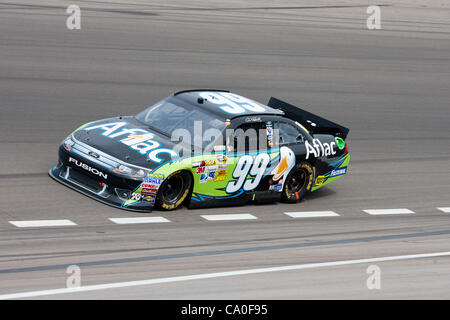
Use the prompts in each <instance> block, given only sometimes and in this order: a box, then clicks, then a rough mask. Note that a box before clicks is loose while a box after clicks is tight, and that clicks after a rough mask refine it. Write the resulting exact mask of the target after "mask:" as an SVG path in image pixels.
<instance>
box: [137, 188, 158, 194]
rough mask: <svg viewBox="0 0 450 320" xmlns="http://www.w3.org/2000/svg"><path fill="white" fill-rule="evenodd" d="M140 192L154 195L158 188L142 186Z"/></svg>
mask: <svg viewBox="0 0 450 320" xmlns="http://www.w3.org/2000/svg"><path fill="white" fill-rule="evenodd" d="M141 193H142V194H151V195H156V194H157V193H158V189H149V188H142V190H141Z"/></svg>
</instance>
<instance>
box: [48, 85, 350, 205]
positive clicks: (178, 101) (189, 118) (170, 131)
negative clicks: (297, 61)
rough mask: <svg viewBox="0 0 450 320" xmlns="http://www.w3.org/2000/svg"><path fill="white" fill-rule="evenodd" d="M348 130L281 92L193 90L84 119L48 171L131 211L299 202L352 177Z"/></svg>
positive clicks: (80, 188) (85, 192) (87, 192)
mask: <svg viewBox="0 0 450 320" xmlns="http://www.w3.org/2000/svg"><path fill="white" fill-rule="evenodd" d="M252 130H253V131H252ZM348 132H349V129H348V128H346V127H343V126H341V125H339V124H337V123H334V122H332V121H329V120H326V119H324V118H322V117H320V116H318V115H315V114H313V113H310V112H308V111H306V110H303V109H301V108H298V107H296V106H293V105H290V104H288V103H286V102H283V101H281V100H279V99H276V98H273V97H272V98H271V99H270V101H269V102H268V104H267V105H264V104H261V103H259V102H256V101H254V100H251V99H248V98H245V97H243V96H240V95H237V94H234V93H231V92H229V91H226V90H213V89H197V90H185V91H180V92H177V93H175V94H173V95H171V96H169V97H167V98H165V99H163V100H161V101H159V102H157V103H156V104H154V105H152V106H150V107H148V108H147V109H145V110H143V111H142V112H140V113H138V114H137V115H136V116H119V117H114V118H109V119H104V120H98V121H94V122H89V123H87V124H84V125H82V126H81V127H79V128H78V129H76V130H75V131H74V132H73V133H71V134H70V135H69V136H68V137H67V138H66V139H64V140H63V141H62V142H61V144H60V146H59V160H58V163H57V164H56V165H55V166H54V167H53V168H52V169H51V170H50V171H49V175H50V176H51V177H52V178H53V179H55V180H57V181H58V182H60V183H62V184H64V185H66V186H68V187H70V188H72V189H74V190H76V191H79V192H81V193H83V194H85V195H87V196H89V197H91V198H94V199H96V200H98V201H101V202H103V203H105V204H108V205H112V206H114V207H117V208H121V209H127V210H132V211H143V212H148V211H151V210H152V209H153V208H158V209H163V210H173V209H176V208H178V207H180V206H181V205H183V204H185V205H186V206H187V207H188V208H200V207H211V206H229V205H243V204H245V203H248V202H250V201H254V202H257V203H268V202H276V201H283V202H288V203H297V202H299V201H301V200H302V199H303V198H304V197H305V195H306V194H307V193H308V192H311V191H314V190H317V189H318V188H321V187H323V186H324V185H326V184H328V183H330V182H332V181H334V180H336V179H338V178H340V177H342V176H343V175H345V174H346V173H347V168H348V164H349V160H350V155H349V151H348V146H347V143H346V141H345V139H346V137H347V135H348ZM211 133H212V134H211ZM252 133H253V134H252Z"/></svg>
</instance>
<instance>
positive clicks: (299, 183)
mask: <svg viewBox="0 0 450 320" xmlns="http://www.w3.org/2000/svg"><path fill="white" fill-rule="evenodd" d="M313 180H314V170H313V168H312V166H311V165H310V164H309V163H308V162H300V163H299V164H298V165H296V166H295V167H294V168H293V169H292V170H291V172H290V173H289V174H288V176H287V178H286V181H285V182H284V186H283V191H282V193H281V201H283V202H287V203H297V202H300V201H301V200H302V199H303V197H304V196H305V194H306V193H307V192H308V191H309V190H311V186H312V183H313Z"/></svg>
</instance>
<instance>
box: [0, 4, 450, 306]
mask: <svg viewBox="0 0 450 320" xmlns="http://www.w3.org/2000/svg"><path fill="white" fill-rule="evenodd" d="M72 3H76V4H78V5H80V7H81V10H82V17H81V19H82V20H81V30H72V31H70V30H68V29H67V28H66V18H67V16H68V15H67V14H66V12H65V9H66V8H67V6H68V5H69V4H72ZM369 4H371V3H370V2H369V1H357V0H355V1H314V3H313V5H312V4H311V2H309V1H295V2H294V1H292V2H289V1H282V2H281V1H258V2H253V1H252V2H244V1H241V0H236V1H227V2H220V3H217V4H216V3H210V2H207V1H189V2H183V1H171V2H170V3H168V2H166V1H160V2H158V3H157V2H144V1H143V0H140V1H139V0H136V1H128V0H126V1H124V0H117V1H71V2H68V1H31V0H23V1H18V2H17V1H5V0H3V1H0V31H1V32H0V298H2V297H4V296H3V295H6V294H12V293H22V292H30V291H41V290H49V289H59V288H65V287H66V280H67V277H68V276H69V275H68V274H67V273H66V269H67V267H68V266H69V265H78V266H79V267H80V268H81V284H82V286H92V285H100V284H112V283H122V282H129V281H138V280H151V279H161V278H171V279H172V280H170V281H168V282H164V281H159V282H158V281H156V282H155V283H151V282H150V283H143V284H141V285H139V286H126V285H124V286H123V287H120V288H113V287H105V288H104V289H101V290H100V289H99V290H93V291H80V292H78V293H67V292H60V293H58V294H53V295H39V296H37V295H31V296H29V297H28V298H34V297H35V298H40V299H46V298H49V299H84V298H97V299H117V298H119V299H197V298H207V299H300V298H303V299H312V298H326V299H328V298H331V299H346V298H350V299H353V298H367V299H398V298H408V299H409V298H410V299H418V298H425V299H449V298H450V258H449V256H448V255H442V256H418V257H415V258H413V259H407V260H401V259H394V260H386V261H385V260H382V261H375V262H374V261H372V260H368V261H366V262H361V263H351V264H336V263H333V262H339V261H352V260H359V259H372V258H378V257H393V256H394V257H397V256H405V255H417V254H433V253H439V252H448V251H450V250H449V249H450V244H449V240H450V213H448V212H444V211H445V210H444V211H442V210H438V209H437V208H442V207H445V208H448V207H450V195H449V194H450V182H449V181H450V170H449V161H450V126H449V121H450V103H449V101H450V90H449V88H450V41H449V40H450V20H449V12H450V5H449V4H448V2H447V3H446V1H405V0H403V1H392V2H389V1H378V2H377V4H379V5H382V7H381V10H382V11H381V13H382V29H381V30H368V29H367V28H366V18H367V16H368V15H367V13H366V8H367V6H368V5H369ZM203 87H215V88H225V89H229V90H231V91H233V92H237V93H239V94H242V95H244V96H248V97H251V98H253V99H255V100H258V101H261V102H266V101H268V99H269V98H270V96H271V95H272V96H275V97H278V98H280V99H283V100H286V101H288V102H291V103H293V104H297V105H302V106H305V107H308V108H309V109H310V110H311V111H312V112H315V113H317V114H320V115H323V116H326V117H327V118H329V119H332V120H334V121H336V122H338V123H342V124H343V125H346V126H348V127H349V128H350V129H351V131H350V135H349V140H348V141H349V146H350V150H351V156H352V158H351V162H350V167H349V173H348V175H347V176H346V177H344V178H342V179H339V180H338V181H336V182H334V183H333V184H330V185H329V186H327V187H325V188H323V189H320V190H318V191H317V192H315V193H313V194H311V195H310V196H309V197H308V198H307V199H305V201H303V202H302V203H300V204H297V205H286V204H273V205H264V206H261V205H259V206H258V205H247V206H243V207H232V208H214V209H203V210H188V209H186V208H182V209H180V210H177V211H175V212H170V213H165V212H158V211H155V212H152V213H150V214H138V213H132V212H127V211H122V210H118V209H114V208H111V207H109V206H106V205H103V204H101V203H98V202H96V201H94V200H91V199H89V198H87V197H85V196H83V195H81V194H79V193H77V192H74V191H72V190H69V189H68V188H66V187H64V186H62V185H60V184H58V183H56V182H55V181H53V180H51V179H50V178H49V177H48V176H47V171H48V170H49V168H50V167H51V166H53V165H54V163H55V162H56V160H57V153H56V150H57V146H58V143H59V142H60V141H61V140H62V139H63V138H64V137H66V136H67V135H68V134H69V133H70V132H71V131H72V130H74V129H75V128H77V127H78V126H79V125H81V124H83V123H85V122H88V121H92V120H96V119H102V118H106V117H110V116H115V115H128V114H135V113H137V112H138V111H140V110H141V109H142V108H143V107H145V106H148V105H149V104H151V103H153V102H156V101H157V100H158V99H161V98H163V97H165V96H167V95H169V94H171V93H172V92H175V91H177V90H182V89H186V88H203ZM394 208H407V209H409V210H411V211H412V212H414V213H410V214H392V215H369V214H368V213H366V212H365V211H363V210H367V209H394ZM296 211H298V212H303V211H333V212H335V213H337V214H339V215H338V216H329V217H317V218H292V217H290V216H288V215H286V214H284V213H285V212H296ZM241 213H246V214H251V215H253V216H254V217H256V219H251V220H234V221H208V220H206V219H204V218H203V217H202V215H215V214H241ZM127 217H164V218H166V219H167V220H168V221H170V222H167V223H145V224H116V223H114V222H113V221H111V220H109V219H110V218H127ZM49 219H50V220H61V219H67V220H70V221H71V222H73V223H74V224H75V225H71V226H61V227H29V228H24V227H17V226H15V225H13V224H12V223H10V222H11V221H28V220H49ZM315 263H318V264H319V265H317V266H316V265H314V266H315V267H311V268H307V269H302V268H300V269H291V270H279V271H274V272H270V273H268V272H260V273H247V274H240V275H239V274H231V275H229V276H226V277H219V276H218V277H211V278H207V277H206V278H200V279H194V278H192V279H191V278H188V279H187V280H183V281H175V280H173V279H174V278H173V277H179V276H192V275H204V274H211V273H221V272H230V271H242V270H250V269H252V270H254V269H260V268H271V267H275V268H276V267H283V266H292V265H306V264H315ZM321 263H324V264H323V265H322V264H321ZM327 263H329V264H327ZM373 264H375V265H377V266H378V267H379V268H380V270H381V288H380V289H374V290H369V289H368V287H367V286H366V282H367V279H368V277H369V276H370V275H369V274H368V273H367V268H368V267H369V266H370V265H373ZM277 270H278V269H277Z"/></svg>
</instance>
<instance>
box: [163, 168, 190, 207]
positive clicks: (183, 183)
mask: <svg viewBox="0 0 450 320" xmlns="http://www.w3.org/2000/svg"><path fill="white" fill-rule="evenodd" d="M191 186H192V178H191V176H190V174H189V173H188V172H186V171H178V172H175V173H173V174H171V175H170V176H168V177H167V178H166V179H165V180H164V182H163V183H162V185H161V187H160V188H159V191H158V196H157V198H156V207H157V208H159V209H163V210H174V209H176V208H178V207H179V206H180V205H181V204H182V203H183V201H184V200H186V198H187V196H188V195H189V192H190V190H191Z"/></svg>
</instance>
